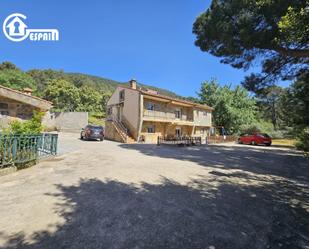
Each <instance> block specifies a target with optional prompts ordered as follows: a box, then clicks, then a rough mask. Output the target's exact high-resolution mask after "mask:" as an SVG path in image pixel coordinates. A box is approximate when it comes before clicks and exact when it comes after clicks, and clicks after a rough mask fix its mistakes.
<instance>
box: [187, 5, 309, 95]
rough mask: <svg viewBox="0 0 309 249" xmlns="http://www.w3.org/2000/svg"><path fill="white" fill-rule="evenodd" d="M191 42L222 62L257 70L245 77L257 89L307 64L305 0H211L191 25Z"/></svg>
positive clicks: (247, 84) (292, 74) (308, 31)
mask: <svg viewBox="0 0 309 249" xmlns="http://www.w3.org/2000/svg"><path fill="white" fill-rule="evenodd" d="M193 33H194V34H195V35H196V41H195V44H196V45H197V46H198V47H200V49H201V50H202V51H205V52H209V53H210V54H212V55H214V56H217V57H220V58H221V62H223V63H226V64H230V65H231V66H233V67H235V68H242V69H245V70H247V69H248V68H250V67H251V66H253V65H254V66H256V63H261V68H262V71H261V72H260V73H255V74H254V73H253V74H251V75H249V76H247V77H246V78H245V81H244V82H243V84H244V86H245V87H246V88H247V89H248V90H249V91H253V92H257V91H259V90H261V89H263V88H265V87H267V86H272V85H273V84H274V83H275V82H276V81H278V80H291V79H295V78H296V77H298V76H300V75H301V74H302V73H303V72H304V71H306V70H308V62H309V44H308V37H309V8H308V0H277V1H270V0H213V1H212V3H211V6H210V8H209V9H207V10H206V11H205V12H204V13H202V14H201V15H200V16H199V17H198V18H197V19H196V21H195V23H194V25H193Z"/></svg>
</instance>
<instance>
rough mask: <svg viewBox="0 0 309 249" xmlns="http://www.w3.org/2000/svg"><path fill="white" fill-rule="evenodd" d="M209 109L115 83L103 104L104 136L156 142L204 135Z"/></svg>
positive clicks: (209, 114) (209, 113)
mask: <svg viewBox="0 0 309 249" xmlns="http://www.w3.org/2000/svg"><path fill="white" fill-rule="evenodd" d="M212 110H213V108H211V107H209V106H207V105H201V104H197V103H193V102H189V101H186V100H181V99H176V98H172V97H169V96H165V95H161V94H158V93H157V92H156V91H154V90H150V89H142V88H138V87H137V85H136V81H135V80H131V81H130V87H125V86H123V87H122V86H121V87H120V86H119V87H118V88H117V89H116V90H115V92H114V93H113V95H112V96H111V98H110V100H109V101H108V103H107V121H106V127H105V136H106V137H107V138H109V139H112V140H116V141H120V142H128V143H129V142H138V141H143V142H146V143H156V142H157V139H158V137H159V136H160V137H166V138H173V137H181V136H199V137H202V138H203V137H206V136H207V135H208V133H209V129H210V127H211V125H212V123H211V121H212Z"/></svg>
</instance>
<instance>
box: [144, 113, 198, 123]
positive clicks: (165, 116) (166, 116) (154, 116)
mask: <svg viewBox="0 0 309 249" xmlns="http://www.w3.org/2000/svg"><path fill="white" fill-rule="evenodd" d="M144 117H148V118H152V119H155V120H158V119H161V120H167V121H168V120H172V121H188V122H193V118H192V117H188V116H186V115H180V117H179V118H177V117H176V114H175V113H173V112H162V111H151V110H144Z"/></svg>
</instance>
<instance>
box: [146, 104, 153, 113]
mask: <svg viewBox="0 0 309 249" xmlns="http://www.w3.org/2000/svg"><path fill="white" fill-rule="evenodd" d="M146 108H147V110H148V111H154V103H151V102H148V103H147V104H146Z"/></svg>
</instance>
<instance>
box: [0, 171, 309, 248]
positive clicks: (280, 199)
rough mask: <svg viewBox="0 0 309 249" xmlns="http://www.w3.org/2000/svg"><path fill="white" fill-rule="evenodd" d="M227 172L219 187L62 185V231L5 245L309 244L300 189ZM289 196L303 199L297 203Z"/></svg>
mask: <svg viewBox="0 0 309 249" xmlns="http://www.w3.org/2000/svg"><path fill="white" fill-rule="evenodd" d="M217 177H218V176H216V178H217ZM220 177H223V178H224V177H226V176H220ZM220 177H219V180H218V179H216V182H219V183H220V184H215V185H214V184H213V182H212V179H207V181H206V180H193V181H192V182H190V183H189V184H187V185H180V184H178V183H176V182H173V181H170V180H169V179H162V182H161V184H159V185H150V184H147V183H144V184H142V187H141V188H137V187H135V186H133V185H129V184H124V183H121V182H117V181H106V182H102V181H99V180H97V179H90V180H81V181H80V183H79V184H78V185H74V186H63V185H58V186H57V188H58V192H57V194H55V193H49V194H48V195H49V196H52V197H53V198H56V199H57V200H58V201H59V204H58V206H57V208H56V209H55V210H54V212H56V213H57V214H59V215H60V216H62V217H63V218H64V219H65V224H63V225H59V226H58V227H57V229H56V232H54V233H49V232H47V231H40V232H37V233H35V234H33V235H32V237H31V239H32V241H34V242H32V243H30V242H28V240H27V239H26V238H25V235H24V234H23V233H18V231H17V234H16V235H15V236H10V237H8V238H6V240H7V244H6V245H5V246H4V247H2V248H3V249H4V248H6V249H11V248H25V249H30V248H38V249H39V248H40V249H41V248H44V249H55V248H57V249H58V248H69V249H82V248H87V249H98V248H117V249H118V248H123V249H125V248H126V249H127V248H143V249H148V248H153V249H160V248H164V249H165V248H169V249H174V248H175V249H182V248H183V249H184V248H192V249H195V248H196V249H198V248H211V247H210V246H214V247H215V248H219V249H231V248H239V249H248V248H250V249H260V248H272V249H277V248H278V249H279V248H280V249H291V248H293V249H301V248H306V247H305V246H308V245H309V240H308V236H309V230H308V220H307V219H306V218H307V216H306V214H308V213H307V212H306V211H305V209H304V206H303V205H304V202H305V201H308V199H307V200H305V199H303V198H304V196H297V195H296V196H295V194H297V191H300V189H298V188H299V187H297V186H292V185H287V184H284V185H281V184H280V183H273V184H272V185H267V186H253V185H252V186H246V185H234V184H226V183H225V181H224V180H222V181H221V180H220ZM230 177H233V176H230ZM213 180H215V179H213ZM281 191H284V192H285V194H284V195H282V194H281ZM300 192H301V191H300ZM307 197H308V196H307ZM289 198H294V199H295V198H296V199H297V200H298V202H297V203H296V202H295V203H294V204H291V203H290V202H289ZM307 204H308V203H307ZM42 208H44V206H42ZM68 208H69V210H70V211H68ZM3 234H5V231H4V232H3V233H2V234H1V235H0V236H1V237H3V236H4V235H3Z"/></svg>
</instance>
